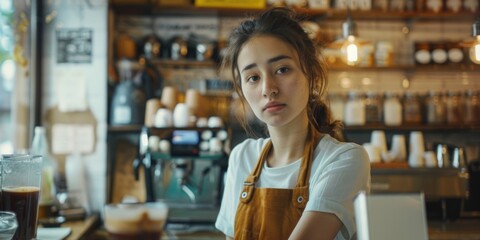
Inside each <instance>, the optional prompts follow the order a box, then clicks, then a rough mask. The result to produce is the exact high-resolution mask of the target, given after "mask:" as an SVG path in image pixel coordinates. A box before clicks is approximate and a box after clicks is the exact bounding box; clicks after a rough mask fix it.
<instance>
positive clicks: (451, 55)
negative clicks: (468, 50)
mask: <svg viewBox="0 0 480 240" xmlns="http://www.w3.org/2000/svg"><path fill="white" fill-rule="evenodd" d="M446 48H447V55H448V61H449V62H450V63H454V64H457V63H462V62H463V61H464V60H465V54H464V53H463V50H462V47H461V46H460V43H458V42H448V43H447V45H446Z"/></svg>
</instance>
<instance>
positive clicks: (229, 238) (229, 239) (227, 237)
mask: <svg viewBox="0 0 480 240" xmlns="http://www.w3.org/2000/svg"><path fill="white" fill-rule="evenodd" d="M225 237H226V239H227V240H233V238H231V237H229V236H225Z"/></svg>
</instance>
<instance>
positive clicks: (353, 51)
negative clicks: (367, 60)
mask: <svg viewBox="0 0 480 240" xmlns="http://www.w3.org/2000/svg"><path fill="white" fill-rule="evenodd" d="M358 46H359V44H358V42H357V41H356V38H355V36H348V38H347V41H345V43H344V44H343V46H342V49H341V51H342V57H343V58H342V59H343V61H344V62H345V63H346V64H348V65H350V66H354V65H356V64H357V63H358V62H359V60H360V58H359V51H358Z"/></svg>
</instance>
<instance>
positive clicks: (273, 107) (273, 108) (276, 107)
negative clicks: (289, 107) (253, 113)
mask: <svg viewBox="0 0 480 240" xmlns="http://www.w3.org/2000/svg"><path fill="white" fill-rule="evenodd" d="M285 106H286V104H283V103H277V102H269V103H267V105H265V107H264V108H263V111H266V112H278V111H280V110H282V109H283V108H284V107H285Z"/></svg>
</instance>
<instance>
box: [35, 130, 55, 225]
mask: <svg viewBox="0 0 480 240" xmlns="http://www.w3.org/2000/svg"><path fill="white" fill-rule="evenodd" d="M48 146H49V144H48V141H47V137H46V133H45V128H44V127H40V126H37V127H35V134H34V137H33V141H32V149H31V153H32V154H34V155H41V156H42V158H43V161H42V162H43V166H42V185H41V191H40V199H39V214H38V215H39V216H38V217H39V218H43V217H49V216H50V215H51V214H52V207H53V206H54V205H55V202H56V197H55V196H56V193H57V192H56V191H57V190H56V186H55V179H56V177H57V173H58V171H57V169H58V164H57V162H56V161H55V159H54V158H53V157H52V156H51V155H50V154H49V148H48Z"/></svg>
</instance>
